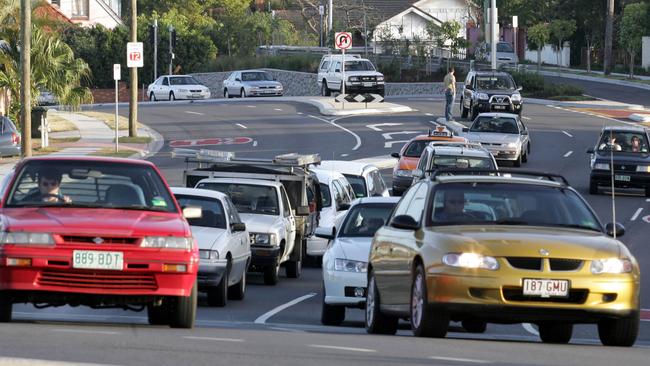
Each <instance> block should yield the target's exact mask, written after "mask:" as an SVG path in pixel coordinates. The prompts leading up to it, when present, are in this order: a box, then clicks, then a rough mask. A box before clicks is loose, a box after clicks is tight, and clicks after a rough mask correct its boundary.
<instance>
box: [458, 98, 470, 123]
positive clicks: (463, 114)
mask: <svg viewBox="0 0 650 366" xmlns="http://www.w3.org/2000/svg"><path fill="white" fill-rule="evenodd" d="M468 114H469V110H468V109H467V108H465V106H464V105H463V99H462V98H461V99H460V117H461V118H467V115H468Z"/></svg>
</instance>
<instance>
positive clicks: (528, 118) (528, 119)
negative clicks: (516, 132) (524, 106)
mask: <svg viewBox="0 0 650 366" xmlns="http://www.w3.org/2000/svg"><path fill="white" fill-rule="evenodd" d="M521 118H523V119H525V120H526V121H530V117H524V116H521Z"/></svg>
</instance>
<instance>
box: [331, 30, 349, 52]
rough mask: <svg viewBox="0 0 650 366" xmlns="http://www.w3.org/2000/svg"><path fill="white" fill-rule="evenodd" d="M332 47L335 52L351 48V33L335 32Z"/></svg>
mask: <svg viewBox="0 0 650 366" xmlns="http://www.w3.org/2000/svg"><path fill="white" fill-rule="evenodd" d="M334 45H335V46H336V49H337V50H347V49H348V48H350V47H352V33H350V32H336V35H335V36H334Z"/></svg>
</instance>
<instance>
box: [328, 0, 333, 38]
mask: <svg viewBox="0 0 650 366" xmlns="http://www.w3.org/2000/svg"><path fill="white" fill-rule="evenodd" d="M333 14H334V6H333V5H332V0H329V6H328V7H327V34H328V35H329V34H331V33H332V21H333V19H334V18H333ZM327 38H329V37H327Z"/></svg>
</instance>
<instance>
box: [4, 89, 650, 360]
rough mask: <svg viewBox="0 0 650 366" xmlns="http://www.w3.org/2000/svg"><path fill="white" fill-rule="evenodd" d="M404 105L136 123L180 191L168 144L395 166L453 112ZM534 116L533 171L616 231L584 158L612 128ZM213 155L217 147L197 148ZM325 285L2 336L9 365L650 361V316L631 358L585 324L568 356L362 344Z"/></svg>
mask: <svg viewBox="0 0 650 366" xmlns="http://www.w3.org/2000/svg"><path fill="white" fill-rule="evenodd" d="M398 102H400V103H403V104H408V105H409V106H411V107H413V108H414V109H416V110H417V111H415V112H410V113H405V114H399V115H385V116H355V117H343V118H333V117H323V116H321V115H319V114H318V111H317V110H316V109H315V108H313V107H311V106H307V105H303V104H299V103H286V102H276V101H273V100H272V99H263V100H260V99H258V100H245V101H237V102H215V103H176V104H171V105H170V104H152V103H149V104H146V105H142V106H141V107H140V120H141V121H142V122H143V123H145V124H147V125H149V126H150V127H152V128H154V129H155V130H157V131H158V132H159V133H161V134H162V135H163V136H164V138H165V147H164V148H163V150H161V151H160V153H159V154H158V155H156V156H155V157H153V158H151V160H152V161H153V162H155V163H156V164H158V165H159V167H161V169H162V171H163V173H164V175H165V176H166V178H167V179H168V181H169V182H170V184H171V185H180V184H181V183H182V168H183V167H184V166H185V163H184V161H183V160H182V159H171V147H170V143H171V144H173V145H176V146H188V144H189V146H190V147H192V148H208V149H220V150H229V151H235V152H236V153H237V154H239V155H242V156H247V157H253V156H255V157H270V156H274V155H276V154H280V153H286V152H299V153H319V154H320V155H321V157H323V159H330V158H336V159H346V160H347V159H349V160H352V159H359V158H367V157H375V156H388V155H389V154H390V153H391V152H394V151H398V150H399V148H400V147H401V146H402V145H403V143H404V142H405V141H406V140H408V139H409V138H411V137H412V136H414V135H415V134H418V133H422V132H425V131H426V130H427V129H428V128H431V127H434V126H435V124H436V123H435V121H436V118H437V117H439V116H441V115H442V112H443V103H442V101H439V100H434V99H432V98H416V99H399V100H398ZM455 112H456V113H457V108H456V109H455ZM524 116H525V118H524V123H525V124H526V125H527V126H528V128H529V130H530V131H531V141H532V152H531V155H530V158H529V162H528V163H527V164H525V165H524V168H525V169H530V170H541V171H551V172H557V173H561V174H563V175H564V176H565V177H566V178H567V179H568V180H569V182H570V183H571V184H572V185H573V186H574V187H575V188H576V189H577V190H578V191H579V192H581V193H582V194H583V195H584V196H585V197H586V198H587V200H588V201H589V203H590V204H591V205H592V206H593V207H594V209H595V210H596V211H597V213H598V214H599V216H600V218H601V219H602V220H603V221H604V222H610V221H611V199H610V197H609V196H608V195H604V194H603V195H598V196H592V195H589V194H588V193H587V188H588V177H589V168H588V156H587V154H586V153H585V151H586V149H587V148H588V147H591V146H593V145H594V144H595V141H596V139H597V137H598V133H599V131H600V129H601V128H602V127H603V125H604V124H612V123H616V122H613V121H611V120H605V119H601V118H597V117H593V116H588V115H585V114H581V113H576V112H573V111H569V110H564V109H558V108H553V107H547V106H538V105H527V106H526V107H525V112H524ZM172 141H173V143H172ZM205 143H212V144H214V143H219V145H205V146H200V144H205ZM389 175H390V174H388V176H389ZM603 193H604V192H603ZM635 193H637V192H627V193H626V194H620V195H617V197H616V209H617V212H616V214H617V221H619V222H621V223H623V224H624V225H625V227H626V230H627V232H626V234H625V236H624V237H622V238H621V239H622V241H623V242H624V243H625V244H626V245H627V246H628V247H629V248H630V249H631V251H632V252H633V253H634V255H635V256H636V258H637V259H638V261H639V263H640V265H641V269H642V276H643V278H642V281H641V282H642V283H643V284H646V283H649V282H650V275H648V271H645V270H644V269H646V268H649V266H650V248H649V247H648V241H647V236H645V235H647V234H646V233H647V232H648V229H649V228H650V226H649V225H650V216H649V215H650V209H649V207H648V201H647V200H646V198H645V197H643V196H641V195H638V194H637V195H635ZM321 286H322V277H321V272H320V269H319V268H307V269H305V270H304V271H303V276H302V278H300V279H287V278H286V277H284V276H282V277H281V279H280V282H279V284H278V285H277V286H275V287H269V286H264V285H263V284H262V279H261V278H260V277H259V276H254V275H253V276H251V277H250V278H249V286H248V288H247V291H246V298H245V299H244V300H243V301H230V302H228V304H227V306H226V307H225V308H210V307H208V306H207V304H206V303H205V298H204V297H201V298H200V304H199V309H198V315H197V328H195V329H193V330H172V329H169V328H166V327H156V326H149V325H147V320H146V314H145V313H142V312H134V311H123V310H115V309H108V310H91V309H88V308H84V307H76V308H73V307H61V308H47V309H35V308H34V307H32V306H27V305H15V306H14V318H15V321H14V322H13V323H10V324H3V325H2V328H3V331H2V332H0V364H3V363H11V362H27V364H31V363H35V362H39V361H38V360H41V361H42V360H52V361H63V362H81V363H100V364H111V365H135V364H155V365H178V364H211V365H222V364H223V365H226V364H228V365H233V364H236V365H332V364H334V365H400V364H402V365H474V364H500V365H590V366H591V365H607V364H625V365H647V363H648V360H647V356H648V355H649V354H650V350H649V348H650V321H648V320H649V319H648V315H649V313H648V312H645V313H644V317H645V319H644V321H643V322H642V323H641V330H640V334H639V338H638V340H637V343H636V345H635V346H634V347H633V348H610V347H603V346H601V345H600V341H599V340H598V335H597V332H596V327H595V326H593V325H590V326H588V325H579V326H576V327H575V330H574V335H573V339H572V341H571V344H569V345H550V344H542V343H541V342H540V340H539V338H538V337H537V335H536V332H537V331H536V329H535V327H534V326H530V325H523V326H522V325H521V324H516V325H493V324H490V325H488V329H487V332H486V333H484V334H469V333H464V332H463V331H462V328H460V327H459V325H458V324H455V323H452V329H451V332H450V333H449V335H448V338H447V339H419V338H415V337H413V336H412V335H411V332H410V330H409V329H408V324H407V323H403V324H402V326H401V329H400V330H399V332H398V335H397V336H372V335H367V334H366V333H365V330H364V328H363V311H362V310H357V309H348V310H347V313H346V321H345V322H344V323H343V325H342V326H340V327H325V326H321V325H320V305H321V301H322V291H321ZM646 287H647V286H646ZM641 293H642V299H641V306H642V308H644V309H650V292H649V291H645V289H643V290H642V292H641ZM2 357H5V358H2ZM21 360H22V361H21Z"/></svg>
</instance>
